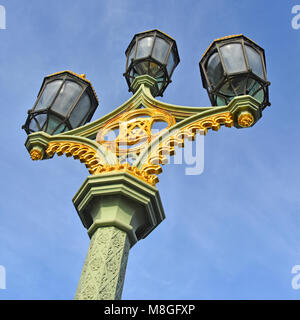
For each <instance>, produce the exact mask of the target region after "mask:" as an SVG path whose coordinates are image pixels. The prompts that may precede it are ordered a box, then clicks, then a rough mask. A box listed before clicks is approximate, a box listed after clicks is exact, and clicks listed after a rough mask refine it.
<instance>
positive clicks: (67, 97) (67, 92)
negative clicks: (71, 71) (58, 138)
mask: <svg viewBox="0 0 300 320" xmlns="http://www.w3.org/2000/svg"><path fill="white" fill-rule="evenodd" d="M81 91H82V87H81V86H80V85H79V84H77V83H76V82H74V81H69V80H66V81H65V83H64V84H63V86H62V88H61V90H60V93H59V95H58V97H57V98H56V100H55V102H54V104H53V106H52V108H51V109H52V110H54V111H56V112H58V113H60V114H61V115H63V116H66V115H67V113H68V112H69V110H70V107H71V106H72V105H73V104H74V103H75V101H76V99H77V98H78V96H79V94H80V93H81Z"/></svg>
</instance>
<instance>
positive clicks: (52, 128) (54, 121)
mask: <svg viewBox="0 0 300 320" xmlns="http://www.w3.org/2000/svg"><path fill="white" fill-rule="evenodd" d="M60 123H61V120H60V119H58V118H57V117H55V116H54V115H52V114H50V115H49V118H48V126H47V130H46V132H48V133H49V134H57V133H61V132H63V130H64V129H65V126H62V125H60V126H59V124H60Z"/></svg>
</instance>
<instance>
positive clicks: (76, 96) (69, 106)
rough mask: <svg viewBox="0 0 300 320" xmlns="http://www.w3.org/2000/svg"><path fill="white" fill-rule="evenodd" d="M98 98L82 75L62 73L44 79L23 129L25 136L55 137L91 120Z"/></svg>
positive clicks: (69, 72) (68, 72)
mask: <svg viewBox="0 0 300 320" xmlns="http://www.w3.org/2000/svg"><path fill="white" fill-rule="evenodd" d="M98 104H99V103H98V99H97V96H96V93H95V92H94V90H93V87H92V84H91V83H90V81H88V80H87V79H85V75H84V74H82V75H77V74H75V73H73V72H71V71H62V72H58V73H55V74H52V75H50V76H47V77H45V78H44V81H43V84H42V87H41V89H40V92H39V94H38V98H37V100H36V102H35V104H34V106H33V108H32V109H31V110H29V111H28V117H27V120H26V122H25V125H24V126H23V129H24V130H25V131H26V133H27V134H30V133H33V132H37V131H44V132H47V133H49V134H50V135H53V134H59V133H62V132H66V131H68V130H72V129H74V128H77V127H80V126H82V125H84V124H86V123H87V122H88V121H90V120H91V118H92V116H93V114H94V112H95V111H96V108H97V106H98Z"/></svg>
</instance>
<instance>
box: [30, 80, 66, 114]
mask: <svg viewBox="0 0 300 320" xmlns="http://www.w3.org/2000/svg"><path fill="white" fill-rule="evenodd" d="M62 82H63V80H55V81H52V82H49V83H48V84H47V85H46V87H45V89H44V92H43V94H42V96H41V97H40V99H39V102H38V104H37V105H36V107H35V111H36V110H41V109H46V108H48V107H49V106H50V105H51V103H52V101H53V99H54V97H55V95H56V94H57V91H58V90H59V88H60V86H61V84H62Z"/></svg>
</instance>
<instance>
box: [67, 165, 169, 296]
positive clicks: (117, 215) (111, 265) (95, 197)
mask: <svg viewBox="0 0 300 320" xmlns="http://www.w3.org/2000/svg"><path fill="white" fill-rule="evenodd" d="M73 203H74V206H75V208H76V210H77V212H78V214H79V217H80V219H81V221H82V223H83V225H84V227H85V228H87V230H88V235H89V237H90V238H91V241H90V245H89V249H88V253H87V256H86V259H85V262H84V266H83V269H82V273H81V277H80V280H79V285H78V288H77V292H76V295H75V299H77V300H119V299H121V295H122V290H123V284H124V279H125V272H126V266H127V260H128V255H129V250H130V248H131V247H132V246H133V245H134V244H135V243H136V242H137V241H139V240H140V239H143V238H145V237H146V236H147V235H148V234H149V233H150V232H151V231H152V230H153V229H154V228H155V227H156V226H157V225H158V224H159V223H160V222H161V221H162V220H163V219H164V218H165V215H164V211H163V207H162V203H161V200H160V196H159V193H158V190H157V189H156V188H155V187H153V186H150V185H149V184H148V183H146V182H144V181H142V180H141V179H139V178H137V177H135V176H133V175H132V174H130V173H128V172H126V170H122V171H119V172H111V173H108V174H101V175H94V176H89V177H88V178H87V179H86V180H85V182H84V183H83V185H82V186H81V188H80V189H79V191H78V192H77V193H76V195H75V196H74V198H73Z"/></svg>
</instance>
